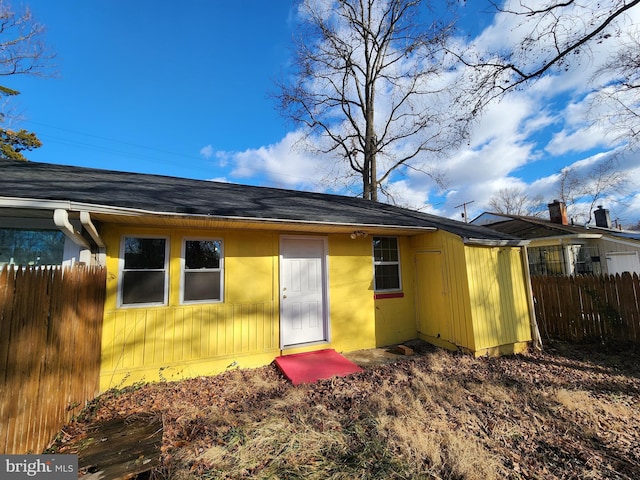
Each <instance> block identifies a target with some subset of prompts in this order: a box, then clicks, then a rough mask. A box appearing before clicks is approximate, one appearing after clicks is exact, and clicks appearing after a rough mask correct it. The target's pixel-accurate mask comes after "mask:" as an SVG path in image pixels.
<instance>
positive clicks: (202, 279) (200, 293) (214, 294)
mask: <svg viewBox="0 0 640 480" xmlns="http://www.w3.org/2000/svg"><path fill="white" fill-rule="evenodd" d="M220 299H221V296H220V272H195V271H191V272H185V273H184V300H185V302H189V301H191V302H193V301H198V300H220Z"/></svg>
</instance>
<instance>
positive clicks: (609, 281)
mask: <svg viewBox="0 0 640 480" xmlns="http://www.w3.org/2000/svg"><path fill="white" fill-rule="evenodd" d="M531 280H532V288H533V294H534V298H535V309H536V317H537V320H538V325H539V328H540V333H541V334H542V335H543V336H544V337H546V338H551V339H559V340H566V341H573V342H580V341H600V342H633V343H636V344H640V279H639V277H638V275H637V274H636V273H634V274H633V275H631V274H629V273H628V272H625V273H624V274H622V275H580V276H575V277H562V276H557V277H555V276H554V277H547V276H533V277H531Z"/></svg>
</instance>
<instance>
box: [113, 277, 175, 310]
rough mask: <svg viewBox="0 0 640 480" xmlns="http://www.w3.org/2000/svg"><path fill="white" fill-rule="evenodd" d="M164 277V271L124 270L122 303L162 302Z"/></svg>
mask: <svg viewBox="0 0 640 480" xmlns="http://www.w3.org/2000/svg"><path fill="white" fill-rule="evenodd" d="M164 278H165V276H164V272H145V271H133V272H124V273H123V276H122V303H123V304H124V305H128V304H132V303H164Z"/></svg>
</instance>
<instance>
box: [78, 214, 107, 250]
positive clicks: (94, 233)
mask: <svg viewBox="0 0 640 480" xmlns="http://www.w3.org/2000/svg"><path fill="white" fill-rule="evenodd" d="M80 223H82V225H83V226H84V228H85V229H86V230H87V232H89V235H90V236H91V238H92V239H93V241H94V242H96V245H97V246H98V248H105V247H106V245H105V244H104V242H103V241H102V238H100V234H99V233H98V230H96V226H95V225H94V224H93V222H92V221H91V215H90V214H89V212H85V211H81V212H80Z"/></svg>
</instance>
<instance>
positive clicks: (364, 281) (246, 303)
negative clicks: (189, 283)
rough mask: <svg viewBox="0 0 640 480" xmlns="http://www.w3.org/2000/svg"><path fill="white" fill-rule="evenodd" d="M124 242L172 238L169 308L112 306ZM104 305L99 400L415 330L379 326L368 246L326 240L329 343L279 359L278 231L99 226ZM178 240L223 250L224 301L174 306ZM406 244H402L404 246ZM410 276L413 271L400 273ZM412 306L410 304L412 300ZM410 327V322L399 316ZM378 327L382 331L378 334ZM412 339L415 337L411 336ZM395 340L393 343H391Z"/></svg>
mask: <svg viewBox="0 0 640 480" xmlns="http://www.w3.org/2000/svg"><path fill="white" fill-rule="evenodd" d="M123 235H158V236H168V237H169V248H170V258H169V295H168V305H166V306H152V307H149V306H147V307H144V306H141V307H120V308H119V307H118V306H117V295H118V276H119V271H118V266H119V254H120V242H121V239H122V236H123ZM102 236H103V238H104V240H105V243H106V244H107V271H108V274H107V300H106V304H105V318H104V327H103V335H102V339H103V340H102V367H101V382H100V389H101V391H104V390H107V389H109V388H113V387H121V386H125V385H131V384H134V383H136V382H148V381H159V380H165V379H166V380H177V379H180V378H188V377H195V376H200V375H211V374H215V373H219V372H222V371H224V370H225V369H227V368H236V367H239V368H244V367H257V366H262V365H266V364H269V363H270V362H271V361H273V359H274V358H275V357H277V356H278V355H281V354H290V353H297V352H302V351H312V350H317V349H322V348H334V349H335V350H337V351H340V352H345V351H353V350H359V349H366V348H373V347H376V346H378V345H387V344H390V343H393V341H394V339H395V338H397V332H398V331H401V332H402V334H403V335H404V332H408V335H409V336H408V337H404V336H403V337H402V340H406V339H409V338H414V337H415V329H414V330H411V328H406V327H405V326H402V325H398V323H397V322H396V323H394V326H391V327H389V326H386V325H383V326H382V327H380V326H379V325H378V323H377V322H376V313H375V312H376V310H375V304H374V298H373V261H372V247H371V237H369V238H360V237H359V238H357V239H355V240H352V239H351V238H350V237H349V235H329V236H327V238H328V256H329V258H328V282H329V293H328V297H329V298H328V305H329V335H330V341H329V342H322V343H319V344H315V345H305V346H302V347H299V348H291V349H287V350H285V351H282V350H281V347H280V324H279V321H280V311H279V309H280V304H279V291H280V288H279V240H280V232H256V231H240V230H237V231H203V230H187V229H184V230H175V231H171V232H167V230H166V229H154V228H134V227H120V226H114V225H106V226H105V227H104V229H103V232H102ZM183 237H198V238H204V237H211V238H220V239H222V241H223V250H224V297H223V298H224V300H223V302H220V303H207V304H197V305H180V294H179V293H180V292H179V288H180V273H181V272H180V256H181V247H182V240H183ZM403 242H404V243H405V244H407V243H408V240H406V239H404V240H403ZM403 273H404V274H405V275H407V276H410V275H411V270H410V269H408V270H407V271H406V272H403ZM408 278H409V277H408ZM409 301H411V296H409ZM406 313H407V315H406V318H405V319H404V321H405V322H406V324H407V325H413V322H414V320H413V318H414V317H413V315H412V312H411V311H410V309H409V307H406ZM379 327H380V328H379ZM411 333H414V334H413V335H411ZM394 335H395V336H394Z"/></svg>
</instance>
